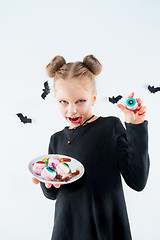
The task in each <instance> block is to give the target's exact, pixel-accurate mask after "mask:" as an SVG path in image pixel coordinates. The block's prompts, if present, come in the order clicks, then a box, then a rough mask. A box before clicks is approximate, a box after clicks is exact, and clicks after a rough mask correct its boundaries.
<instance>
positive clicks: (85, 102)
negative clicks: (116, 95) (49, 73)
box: [55, 79, 96, 128]
mask: <svg viewBox="0 0 160 240" xmlns="http://www.w3.org/2000/svg"><path fill="white" fill-rule="evenodd" d="M87 87H88V83H86V82H85V80H81V81H78V80H74V79H71V80H62V79H59V80H57V82H56V83H55V97H56V99H57V101H58V106H59V109H60V112H61V113H62V115H63V116H64V118H65V119H66V120H67V121H68V123H69V125H70V128H74V127H78V126H79V125H81V124H82V123H83V122H84V121H85V120H87V119H88V118H89V117H90V116H91V115H92V106H93V105H94V103H95V101H96V94H93V93H92V91H91V90H89V87H88V88H87Z"/></svg>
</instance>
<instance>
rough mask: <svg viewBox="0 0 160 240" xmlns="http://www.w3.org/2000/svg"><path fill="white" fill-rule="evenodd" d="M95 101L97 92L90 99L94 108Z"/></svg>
mask: <svg viewBox="0 0 160 240" xmlns="http://www.w3.org/2000/svg"><path fill="white" fill-rule="evenodd" d="M96 99H97V92H96V93H95V94H94V95H93V98H92V106H94V104H95V102H96Z"/></svg>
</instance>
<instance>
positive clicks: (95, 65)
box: [83, 55, 102, 75]
mask: <svg viewBox="0 0 160 240" xmlns="http://www.w3.org/2000/svg"><path fill="white" fill-rule="evenodd" d="M83 63H84V64H85V66H86V67H87V68H88V69H89V70H90V71H91V72H92V73H93V74H94V75H98V74H100V72H101V71H102V65H101V64H100V62H99V61H98V60H97V59H96V58H95V56H93V55H87V56H86V57H84V59H83Z"/></svg>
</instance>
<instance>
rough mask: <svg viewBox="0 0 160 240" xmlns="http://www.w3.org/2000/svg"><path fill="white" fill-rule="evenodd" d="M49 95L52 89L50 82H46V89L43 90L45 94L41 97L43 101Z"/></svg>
mask: <svg viewBox="0 0 160 240" xmlns="http://www.w3.org/2000/svg"><path fill="white" fill-rule="evenodd" d="M48 93H50V88H49V85H48V81H46V82H45V83H44V89H43V93H42V95H41V97H42V98H43V99H45V98H46V96H47V95H48Z"/></svg>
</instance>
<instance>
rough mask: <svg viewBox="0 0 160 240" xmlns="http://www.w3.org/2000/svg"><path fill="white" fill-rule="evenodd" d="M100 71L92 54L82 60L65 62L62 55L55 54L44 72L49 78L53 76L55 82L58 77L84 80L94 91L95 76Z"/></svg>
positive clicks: (100, 68) (98, 63) (100, 67)
mask: <svg viewBox="0 0 160 240" xmlns="http://www.w3.org/2000/svg"><path fill="white" fill-rule="evenodd" d="M101 71H102V65H101V64H100V62H99V61H98V60H97V59H96V58H95V57H94V56H93V55H88V56H86V57H84V59H83V62H81V61H77V62H69V63H66V61H65V59H64V58H63V57H62V56H55V57H54V58H53V59H52V60H51V62H50V63H49V64H48V65H47V66H46V72H47V74H48V76H49V77H50V78H54V89H55V83H56V81H58V79H63V80H69V79H75V80H76V79H77V80H79V81H80V80H85V81H86V83H88V84H89V87H91V89H92V91H93V92H96V81H95V77H96V76H97V75H98V74H100V72H101Z"/></svg>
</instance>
